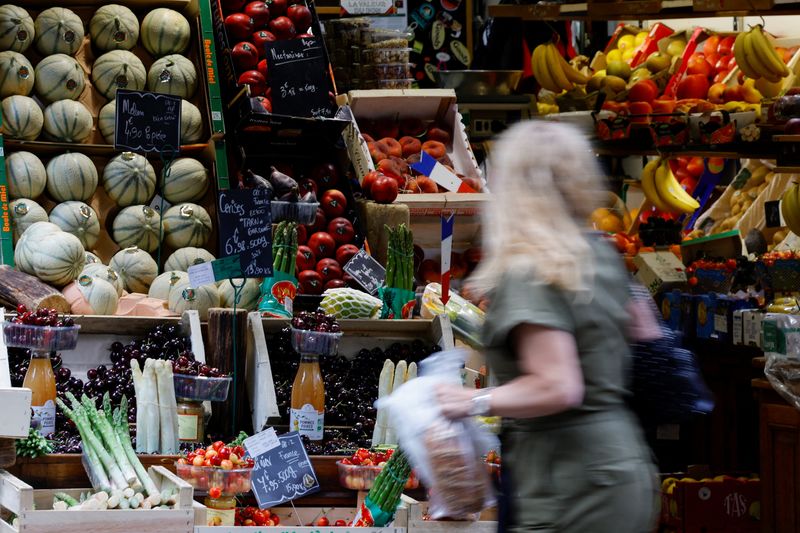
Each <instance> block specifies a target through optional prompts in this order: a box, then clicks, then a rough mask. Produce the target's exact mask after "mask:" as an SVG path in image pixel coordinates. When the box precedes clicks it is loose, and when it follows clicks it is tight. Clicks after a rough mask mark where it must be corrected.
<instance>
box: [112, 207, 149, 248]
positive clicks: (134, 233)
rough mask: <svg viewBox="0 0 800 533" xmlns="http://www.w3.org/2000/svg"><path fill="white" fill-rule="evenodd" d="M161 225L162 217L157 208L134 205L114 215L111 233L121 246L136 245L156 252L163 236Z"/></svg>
mask: <svg viewBox="0 0 800 533" xmlns="http://www.w3.org/2000/svg"><path fill="white" fill-rule="evenodd" d="M160 226H161V217H160V216H158V212H157V211H156V210H154V209H151V208H150V207H148V206H146V205H132V206H130V207H126V208H125V209H123V210H122V211H120V212H119V213H118V214H117V216H116V217H114V224H113V228H112V231H111V235H112V238H113V239H114V242H115V243H117V244H118V245H119V246H120V247H121V248H127V247H128V246H136V247H138V248H141V249H142V250H144V251H146V252H154V251H155V250H156V249H157V248H158V242H159V238H160V236H161V227H160Z"/></svg>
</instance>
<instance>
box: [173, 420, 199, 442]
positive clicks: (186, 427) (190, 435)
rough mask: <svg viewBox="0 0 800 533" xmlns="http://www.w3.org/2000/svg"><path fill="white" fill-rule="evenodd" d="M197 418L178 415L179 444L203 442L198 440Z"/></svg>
mask: <svg viewBox="0 0 800 533" xmlns="http://www.w3.org/2000/svg"><path fill="white" fill-rule="evenodd" d="M199 425H200V423H199V417H198V416H197V415H178V440H180V441H181V442H198V441H201V440H203V439H202V437H200V438H198V435H197V433H198V432H197V430H198V426H199Z"/></svg>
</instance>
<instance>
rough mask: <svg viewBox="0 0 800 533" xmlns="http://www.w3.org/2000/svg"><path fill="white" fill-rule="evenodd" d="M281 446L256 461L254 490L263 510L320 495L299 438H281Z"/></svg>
mask: <svg viewBox="0 0 800 533" xmlns="http://www.w3.org/2000/svg"><path fill="white" fill-rule="evenodd" d="M278 441H279V442H280V445H279V446H277V447H275V448H271V449H269V450H267V451H265V452H264V453H260V454H257V455H256V456H255V457H253V460H254V461H255V466H254V467H253V476H252V489H253V494H255V497H256V500H258V506H259V507H261V508H262V509H267V508H270V507H275V506H276V505H280V504H282V503H284V502H288V501H289V500H294V499H297V498H302V497H303V496H307V495H309V494H313V493H314V492H317V491H319V481H318V480H317V474H316V472H314V468H313V467H312V466H311V461H310V460H309V458H308V454H307V453H306V449H305V447H304V446H303V441H302V440H301V438H300V434H299V433H298V432H296V431H293V432H291V433H287V434H286V435H280V436H279V437H278Z"/></svg>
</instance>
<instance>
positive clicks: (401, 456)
mask: <svg viewBox="0 0 800 533" xmlns="http://www.w3.org/2000/svg"><path fill="white" fill-rule="evenodd" d="M410 475H411V465H410V464H409V463H408V458H407V457H406V454H405V453H403V450H402V449H400V448H398V450H397V451H396V452H395V453H393V454H392V455H391V457H389V459H388V460H387V461H386V464H385V465H384V467H383V470H381V472H380V473H379V474H378V477H377V478H375V482H374V484H373V485H372V488H371V489H370V491H369V492H368V493H367V497H366V498H365V499H364V502H363V503H362V504H361V506H360V507H359V508H358V511H357V512H356V516H355V518H354V519H353V524H352V525H353V526H355V527H359V526H385V525H386V524H388V523H389V522H391V521H392V519H393V518H394V514H395V511H396V510H397V504H398V503H399V502H400V496H402V494H403V489H404V488H405V485H406V482H407V480H408V477H409V476H410Z"/></svg>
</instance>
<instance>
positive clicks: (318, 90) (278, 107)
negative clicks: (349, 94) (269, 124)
mask: <svg viewBox="0 0 800 533" xmlns="http://www.w3.org/2000/svg"><path fill="white" fill-rule="evenodd" d="M265 47H266V54H267V65H268V68H269V84H270V88H271V89H272V109H273V111H274V112H275V114H277V115H290V116H295V117H326V118H331V117H333V115H334V113H335V112H336V107H335V105H334V102H333V101H332V100H331V97H330V92H331V90H332V86H331V81H330V77H329V74H328V73H329V65H328V62H327V61H326V59H325V49H324V48H323V46H322V43H321V42H320V41H318V40H317V39H313V38H310V39H306V38H302V39H293V40H291V41H273V42H268V43H266V45H265Z"/></svg>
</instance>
